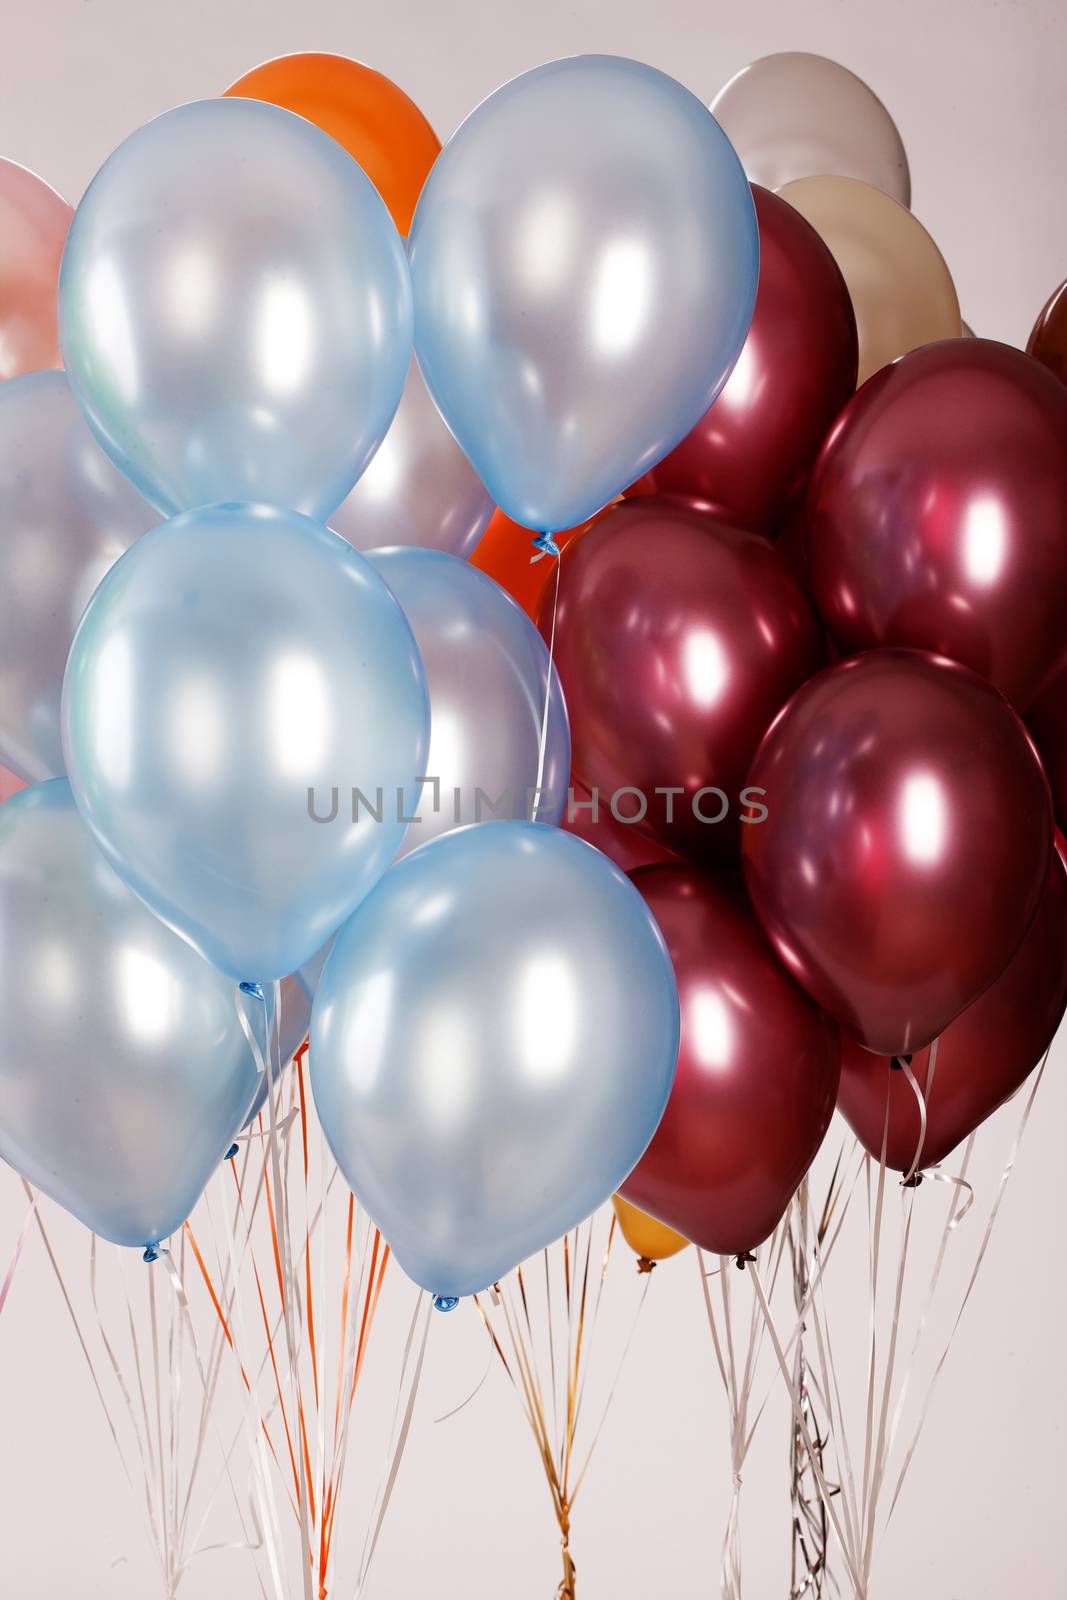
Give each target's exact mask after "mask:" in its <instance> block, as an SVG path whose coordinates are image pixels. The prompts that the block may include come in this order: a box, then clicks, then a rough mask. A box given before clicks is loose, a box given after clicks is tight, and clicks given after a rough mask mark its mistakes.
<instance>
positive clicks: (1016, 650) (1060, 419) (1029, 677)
mask: <svg viewBox="0 0 1067 1600" xmlns="http://www.w3.org/2000/svg"><path fill="white" fill-rule="evenodd" d="M806 544H807V552H808V566H809V570H810V573H811V581H812V586H813V589H814V593H815V598H816V602H817V604H818V606H819V610H820V612H821V613H822V616H823V620H824V621H825V623H826V626H827V629H828V630H829V632H830V634H831V636H832V637H833V639H834V641H835V643H836V644H837V645H838V647H839V648H840V650H841V651H842V653H843V654H845V655H848V654H850V653H851V652H853V651H855V650H869V649H871V648H873V647H875V646H879V645H914V646H916V647H917V648H919V649H923V650H935V651H938V652H939V653H940V654H942V655H947V656H951V657H952V659H953V660H955V661H962V662H963V663H964V665H966V666H969V667H973V668H974V670H975V671H976V672H980V673H981V674H982V676H983V677H985V678H988V679H989V680H990V682H991V683H994V684H995V685H996V686H997V688H998V689H1000V690H1001V692H1002V693H1003V694H1006V695H1007V697H1008V699H1009V700H1011V701H1012V703H1013V704H1014V705H1016V706H1018V707H1019V708H1021V709H1025V707H1026V706H1027V705H1028V704H1029V702H1030V700H1031V699H1032V698H1033V696H1034V694H1035V693H1036V692H1037V689H1038V687H1039V685H1040V683H1041V681H1042V679H1043V678H1044V677H1045V675H1046V674H1047V672H1048V670H1049V668H1050V667H1051V666H1052V664H1053V662H1055V661H1056V659H1057V658H1058V657H1059V655H1060V652H1061V650H1062V649H1063V644H1064V617H1065V615H1067V386H1065V385H1064V384H1062V383H1060V382H1058V380H1057V379H1055V378H1054V377H1053V376H1052V374H1051V373H1050V372H1047V371H1046V370H1045V368H1044V367H1042V366H1040V365H1039V364H1038V363H1037V362H1036V361H1032V360H1031V359H1030V357H1029V356H1024V355H1023V354H1022V353H1021V352H1020V351H1018V350H1013V349H1011V348H1010V347H1009V346H1008V345H1005V344H995V343H994V342H993V341H992V340H989V339H949V340H946V341H944V342H943V343H941V344H931V345H925V346H924V347H923V348H922V349H919V350H913V351H912V353H911V354H910V355H906V356H903V357H902V358H901V360H899V361H895V362H893V364H892V365H891V366H889V367H885V368H883V369H882V371H881V372H878V373H875V375H874V377H873V378H871V379H870V380H869V382H867V383H865V384H864V386H863V388H862V389H861V390H860V392H859V393H858V394H857V395H856V397H855V399H854V400H852V401H850V402H849V404H848V406H847V407H846V408H845V410H844V412H843V413H842V415H841V417H840V419H839V420H838V422H837V424H836V425H835V427H834V429H833V431H832V432H831V434H830V437H829V438H828V439H827V441H826V445H825V447H824V449H823V451H822V454H821V455H820V457H819V460H818V462H817V463H816V466H815V470H814V472H813V473H812V479H811V486H810V488H809V491H808V500H807V511H806Z"/></svg>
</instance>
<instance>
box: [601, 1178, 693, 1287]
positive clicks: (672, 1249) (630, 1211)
mask: <svg viewBox="0 0 1067 1600" xmlns="http://www.w3.org/2000/svg"><path fill="white" fill-rule="evenodd" d="M611 1203H612V1205H613V1206H614V1207H615V1215H616V1217H617V1218H618V1219H619V1227H620V1229H621V1230H622V1236H623V1238H624V1239H625V1240H626V1243H627V1244H628V1245H629V1246H630V1249H631V1250H632V1251H633V1253H634V1255H635V1256H636V1257H637V1268H638V1271H639V1272H651V1271H652V1268H653V1267H654V1266H655V1264H656V1262H657V1261H667V1260H669V1258H670V1257H671V1256H676V1255H677V1254H678V1252H679V1250H684V1249H685V1247H686V1245H687V1244H688V1243H689V1240H688V1239H687V1238H686V1237H685V1235H684V1234H681V1233H676V1232H675V1231H674V1229H673V1228H668V1226H667V1224H666V1223H665V1222H657V1221H656V1219H655V1217H650V1216H648V1215H646V1213H645V1212H644V1211H640V1210H639V1209H638V1208H637V1206H634V1205H631V1204H630V1202H629V1200H624V1199H623V1197H622V1195H621V1194H613V1195H612V1197H611Z"/></svg>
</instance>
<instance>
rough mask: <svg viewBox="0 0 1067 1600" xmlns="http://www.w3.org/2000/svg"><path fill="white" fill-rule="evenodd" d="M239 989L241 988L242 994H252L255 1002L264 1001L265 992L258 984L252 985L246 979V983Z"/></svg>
mask: <svg viewBox="0 0 1067 1600" xmlns="http://www.w3.org/2000/svg"><path fill="white" fill-rule="evenodd" d="M238 987H239V988H240V990H241V993H242V994H250V995H251V996H252V998H253V999H254V1000H262V999H263V990H262V987H261V986H260V985H259V984H258V983H251V982H249V981H248V980H247V979H246V981H245V982H244V983H242V984H240V985H238Z"/></svg>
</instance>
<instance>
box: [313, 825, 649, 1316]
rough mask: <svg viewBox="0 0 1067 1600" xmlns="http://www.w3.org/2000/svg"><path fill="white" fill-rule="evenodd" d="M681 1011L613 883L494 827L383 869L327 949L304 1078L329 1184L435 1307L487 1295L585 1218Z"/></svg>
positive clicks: (624, 889) (643, 929) (546, 845)
mask: <svg viewBox="0 0 1067 1600" xmlns="http://www.w3.org/2000/svg"><path fill="white" fill-rule="evenodd" d="M677 1050H678V992H677V988H676V985H675V980H674V971H673V968H672V966H671V961H670V957H669V955H668V954H667V949H666V946H665V945H664V942H663V939H662V936H661V935H660V932H659V929H658V928H657V927H656V924H655V922H654V921H653V919H652V916H651V914H650V912H649V910H648V907H647V906H646V904H645V902H644V901H643V900H642V898H641V896H640V895H639V894H638V892H637V890H636V889H635V888H634V887H633V885H632V884H631V883H630V881H629V879H628V878H627V877H626V876H625V875H624V874H623V873H622V872H620V871H619V869H618V868H617V867H616V866H614V865H613V864H612V863H611V862H610V861H608V859H607V857H606V856H603V855H601V854H600V852H599V851H597V850H594V849H593V848H592V846H590V845H587V844H585V843H584V842H583V841H582V840H580V839H576V838H575V837H574V836H573V835H572V834H569V833H564V832H562V831H561V830H560V829H558V828H549V827H545V826H544V825H542V824H536V823H524V822H493V823H486V824H485V825H484V826H483V827H475V828H464V829H461V830H460V831H459V832H457V833H450V834H446V835H445V836H444V837H442V838H440V839H436V840H434V841H433V843H432V844H428V845H426V846H424V848H423V849H421V850H416V851H415V852H414V853H413V854H412V855H410V856H408V857H407V858H406V859H405V860H404V861H401V862H400V863H399V864H398V865H397V866H395V867H393V868H392V869H391V870H390V872H388V873H387V874H386V876H385V878H383V880H382V881H381V883H380V884H379V885H378V887H377V888H376V889H375V890H374V891H373V892H372V893H371V894H370V895H369V896H368V897H367V899H366V900H365V901H364V902H363V904H362V906H360V908H359V910H358V911H357V912H356V913H355V915H354V916H353V917H352V918H351V919H350V920H349V921H348V922H347V923H346V925H345V927H344V928H343V929H342V930H341V932H340V933H339V934H338V937H337V941H336V943H335V945H334V949H333V951H332V953H331V955H330V957H329V960H328V961H327V963H326V968H325V971H324V972H323V974H322V978H321V980H320V984H319V990H318V994H317V996H316V999H315V1005H314V1009H313V1011H312V1017H311V1057H310V1059H311V1081H312V1088H313V1091H314V1095H315V1104H316V1107H317V1109H318V1114H319V1118H320V1120H321V1122H322V1126H323V1128H324V1130H325V1132H326V1137H327V1139H328V1140H329V1144H330V1148H331V1149H332V1151H333V1153H334V1156H335V1157H336V1159H337V1164H338V1166H339V1167H340V1169H341V1171H342V1173H343V1174H344V1177H345V1178H346V1180H347V1182H348V1183H349V1185H350V1187H351V1188H352V1190H353V1192H354V1193H355V1195H356V1198H357V1199H358V1200H359V1201H360V1203H361V1205H363V1206H365V1207H366V1209H367V1211H368V1213H369V1214H370V1215H371V1216H372V1217H373V1218H374V1221H375V1222H376V1223H377V1224H378V1226H379V1227H380V1228H381V1230H382V1233H383V1234H384V1236H385V1238H386V1239H387V1240H388V1241H389V1244H390V1245H391V1246H392V1248H393V1250H394V1252H395V1254H396V1256H397V1259H398V1260H399V1262H400V1265H401V1266H402V1267H403V1268H404V1270H405V1272H407V1273H408V1274H409V1275H410V1276H411V1277H412V1278H414V1279H415V1281H416V1282H417V1283H420V1284H421V1285H422V1286H423V1288H424V1289H428V1290H430V1292H431V1293H433V1294H435V1295H443V1296H450V1295H464V1294H471V1293H474V1292H476V1291H477V1290H480V1289H484V1288H485V1287H486V1286H487V1285H488V1284H491V1283H494V1282H495V1281H496V1280H497V1279H498V1278H500V1277H501V1276H502V1275H503V1274H504V1273H505V1272H507V1271H508V1270H509V1269H510V1268H511V1267H514V1266H515V1265H516V1264H517V1263H518V1262H520V1261H522V1260H525V1259H526V1258H527V1257H528V1256H530V1255H533V1254H534V1252H535V1251H537V1250H540V1249H541V1248H542V1247H543V1246H545V1245H547V1244H550V1243H551V1242H552V1240H554V1239H556V1238H558V1237H559V1236H560V1235H561V1234H563V1233H566V1232H567V1230H568V1229H570V1228H573V1227H574V1226H576V1225H577V1223H579V1222H580V1221H581V1220H582V1218H583V1217H586V1216H588V1215H589V1214H590V1213H591V1212H592V1211H594V1210H595V1209H596V1208H597V1206H599V1205H601V1204H602V1203H603V1202H604V1201H605V1200H606V1199H607V1198H608V1196H609V1195H611V1194H613V1193H614V1191H615V1190H616V1189H617V1188H618V1187H619V1185H620V1184H621V1183H622V1181H623V1180H624V1178H625V1177H626V1176H627V1175H628V1173H629V1172H630V1171H631V1170H632V1168H633V1167H634V1166H635V1165H636V1163H637V1162H638V1160H639V1159H640V1157H641V1155H642V1153H643V1152H644V1150H645V1147H646V1146H647V1144H648V1142H649V1140H650V1139H651V1137H652V1135H653V1133H654V1132H655V1130H656V1126H657V1124H658V1122H659V1119H660V1117H661V1116H662V1114H663V1108H664V1106H665V1105H666V1103H667V1096H668V1094H669V1093H670V1088H671V1082H672V1079H673V1077H674V1065H675V1057H676V1055H677Z"/></svg>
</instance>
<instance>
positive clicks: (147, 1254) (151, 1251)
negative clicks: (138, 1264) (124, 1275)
mask: <svg viewBox="0 0 1067 1600" xmlns="http://www.w3.org/2000/svg"><path fill="white" fill-rule="evenodd" d="M167 1254H168V1252H167V1251H166V1250H165V1249H164V1247H163V1246H162V1245H161V1244H160V1242H159V1240H158V1239H157V1240H156V1242H155V1244H146V1245H145V1247H144V1255H143V1256H142V1257H141V1260H142V1261H143V1262H144V1264H145V1266H147V1267H150V1266H151V1265H152V1263H153V1261H158V1260H159V1258H160V1256H165V1255H167Z"/></svg>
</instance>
